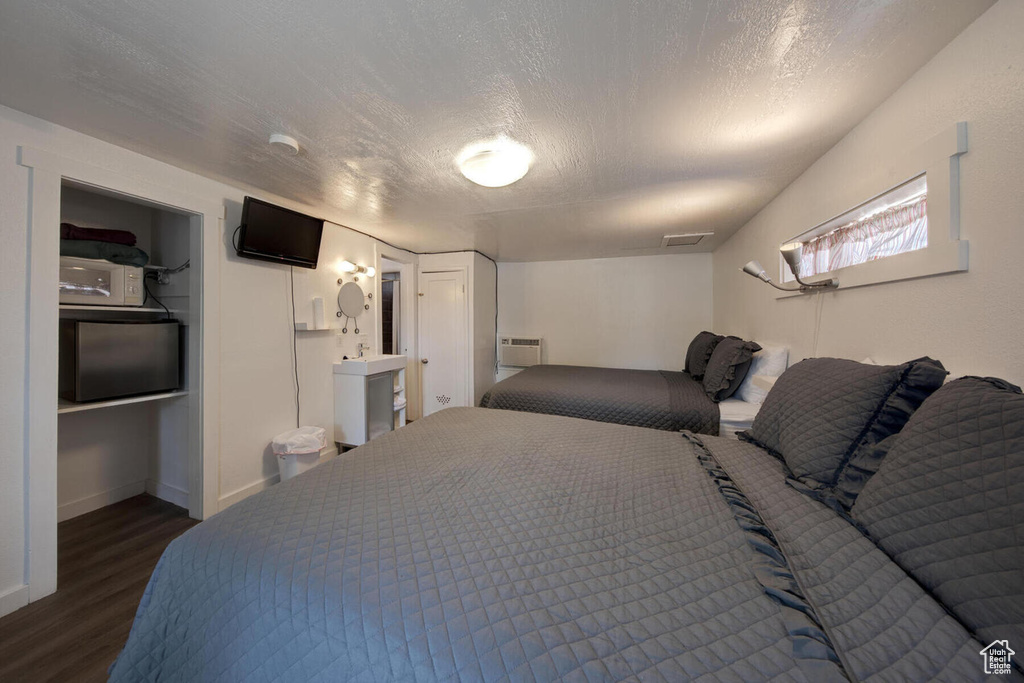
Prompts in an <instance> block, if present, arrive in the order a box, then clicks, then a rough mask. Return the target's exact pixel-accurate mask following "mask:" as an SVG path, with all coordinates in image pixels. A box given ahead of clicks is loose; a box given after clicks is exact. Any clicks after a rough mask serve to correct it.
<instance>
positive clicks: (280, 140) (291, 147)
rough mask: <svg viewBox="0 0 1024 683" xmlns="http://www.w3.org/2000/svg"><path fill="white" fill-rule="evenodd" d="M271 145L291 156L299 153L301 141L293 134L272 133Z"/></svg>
mask: <svg viewBox="0 0 1024 683" xmlns="http://www.w3.org/2000/svg"><path fill="white" fill-rule="evenodd" d="M270 146H271V147H273V148H274V149H275V150H276V151H278V152H281V153H282V154H285V155H287V156H290V157H293V156H295V155H296V154H298V153H299V141H298V140H296V139H295V138H293V137H292V136H291V135H285V134H284V133H274V134H272V135H271V136H270Z"/></svg>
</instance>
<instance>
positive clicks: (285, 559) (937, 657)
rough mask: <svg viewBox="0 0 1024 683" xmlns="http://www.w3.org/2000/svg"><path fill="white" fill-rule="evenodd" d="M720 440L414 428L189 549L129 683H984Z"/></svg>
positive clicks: (862, 544)
mask: <svg viewBox="0 0 1024 683" xmlns="http://www.w3.org/2000/svg"><path fill="white" fill-rule="evenodd" d="M703 439H704V442H703V444H701V443H700V442H699V441H691V440H690V439H689V438H688V437H686V436H685V435H680V434H674V433H671V432H663V431H655V430H651V429H639V428H634V427H625V426H619V425H607V424H600V423H595V422H587V421H583V420H576V419H570V418H564V417H555V416H548V415H534V414H528V413H520V412H511V411H501V410H481V409H478V408H452V409H448V410H444V411H442V412H440V413H437V414H435V415H432V416H430V417H428V418H425V419H423V420H420V421H417V422H416V423H413V424H412V425H410V426H408V427H405V428H402V429H400V430H398V431H396V432H393V433H391V434H388V435H385V436H383V437H381V438H379V439H376V440H374V441H372V442H370V443H369V444H367V445H365V446H363V447H360V448H358V449H356V450H354V451H351V452H349V453H347V454H345V455H343V456H339V457H338V458H336V459H334V460H333V461H331V462H329V463H327V464H325V465H322V466H320V467H318V468H316V469H314V470H312V471H310V472H307V473H305V474H303V475H300V476H298V477H296V478H294V479H291V480H289V481H287V482H284V483H282V484H280V485H277V486H274V487H272V488H271V489H269V490H267V491H265V492H263V493H260V494H258V495H255V496H252V497H250V498H248V499H246V500H244V501H242V502H240V503H238V504H236V505H234V506H232V507H231V508H229V509H228V510H226V511H224V512H222V513H220V514H218V515H216V516H214V517H213V518H211V519H209V520H207V521H206V522H203V523H202V524H200V525H198V526H196V527H194V528H193V529H191V530H189V531H188V532H186V533H185V534H184V535H183V536H181V537H180V538H178V539H177V540H175V541H174V542H173V543H171V545H170V546H169V547H168V548H167V550H166V552H165V553H164V555H163V557H162V558H161V560H160V563H159V564H158V566H157V568H156V570H155V571H154V572H153V576H152V579H151V581H150V584H149V586H148V587H147V589H146V593H145V595H144V597H143V599H142V602H141V604H140V605H139V610H138V614H137V616H136V619H135V623H134V625H133V627H132V632H131V636H130V638H129V640H128V642H127V644H126V646H125V648H124V650H123V652H122V653H121V655H120V657H119V659H118V660H117V662H116V663H115V665H114V666H113V668H112V680H115V681H143V680H145V681H157V680H159V681H347V680H358V681H385V680H388V681H391V680H395V681H406V680H408V681H434V680H466V681H477V680H488V681H491V680H516V681H529V680H541V681H548V680H556V679H562V680H578V681H599V680H601V681H603V680H645V681H658V680H662V681H678V680H692V679H699V680H706V681H720V680H724V681H754V680H767V679H775V680H792V681H803V680H813V681H827V680H843V679H844V678H851V679H864V680H868V679H877V680H934V679H939V680H942V679H945V680H977V679H981V678H982V673H981V672H982V668H981V658H980V657H979V656H978V655H977V654H976V652H977V651H978V650H980V648H981V645H980V644H979V643H977V642H976V641H973V640H972V639H971V638H970V636H969V635H968V634H967V633H966V632H965V631H964V629H963V628H962V627H961V626H960V625H959V624H958V623H957V622H956V621H954V620H953V619H952V618H951V617H950V616H948V615H947V614H946V613H945V612H944V611H943V610H942V609H941V608H940V607H939V606H938V605H937V604H936V603H935V602H934V601H933V600H932V599H931V598H930V597H929V596H928V595H926V594H925V593H924V592H923V591H922V590H921V589H920V588H919V587H918V586H917V584H915V583H914V582H913V581H911V580H909V579H908V578H907V577H906V575H905V574H904V573H903V572H902V571H901V570H900V569H899V568H898V567H897V566H896V565H894V564H893V563H892V562H891V561H889V560H888V558H887V557H886V556H885V555H884V554H883V553H881V551H879V550H878V549H877V548H876V547H875V546H874V545H873V544H872V543H871V542H870V541H868V540H867V539H866V538H864V537H863V536H861V535H860V533H859V532H857V531H856V529H855V528H854V527H852V526H850V525H849V524H848V523H847V522H845V521H844V520H843V519H842V518H840V517H839V516H838V515H837V513H835V512H833V511H832V510H831V509H829V508H827V507H826V506H824V505H822V504H820V503H818V502H816V501H813V500H811V499H810V498H806V497H804V496H802V495H801V494H800V493H798V492H797V491H795V490H794V489H792V488H790V487H787V486H786V485H785V484H784V483H783V477H782V470H781V464H780V463H778V462H777V461H776V460H774V459H773V458H771V457H770V456H768V455H767V454H766V453H765V452H763V451H761V450H760V449H758V448H757V447H756V446H753V445H750V444H744V443H739V442H734V441H727V440H724V439H718V438H713V437H703ZM715 463H717V466H720V468H721V470H724V471H726V472H728V477H731V478H732V479H731V482H733V483H732V484H730V480H729V479H728V477H726V476H725V475H723V474H722V473H721V471H719V472H718V474H717V475H716V477H713V476H711V472H712V469H713V468H714V467H716V464H715ZM737 491H739V492H741V493H737ZM726 493H727V494H729V496H728V497H729V498H731V499H732V501H733V502H732V504H730V503H729V502H728V500H727V496H726V495H724V494H726ZM743 495H746V498H744V499H743V500H742V501H740V502H739V503H737V496H740V497H742V496H743ZM744 501H745V502H744ZM737 506H738V507H737ZM737 510H739V511H740V512H737ZM758 524H764V525H767V526H766V527H765V528H764V529H762V530H760V531H758ZM752 529H753V531H751V530H752ZM773 532H774V535H775V537H776V539H777V541H773V543H776V545H771V544H768V543H767V542H766V541H765V540H764V539H766V538H771V537H772V533H773ZM766 546H767V547H766ZM766 558H768V559H769V560H771V563H774V564H773V565H772V566H773V567H774V568H773V569H767V568H766V562H765V559H766ZM790 571H791V572H792V573H793V575H788V574H787V572H790ZM787 576H788V578H787ZM797 584H799V586H801V587H802V588H803V591H804V592H805V596H804V597H805V598H806V603H805V604H803V605H802V606H801V604H800V592H801V589H800V588H799V587H797ZM780 596H781V597H780ZM794 615H795V617H794ZM794 624H796V629H794ZM820 631H823V632H824V633H825V634H827V636H823V637H821V638H819V641H820V642H819V641H813V642H812V641H811V640H809V639H808V638H807V634H808V633H810V634H812V635H813V634H814V633H816V632H820ZM828 641H831V645H829V644H828ZM1008 678H1011V677H1003V680H1006V679H1008Z"/></svg>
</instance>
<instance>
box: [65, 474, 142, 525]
mask: <svg viewBox="0 0 1024 683" xmlns="http://www.w3.org/2000/svg"><path fill="white" fill-rule="evenodd" d="M145 492H146V481H145V480H140V481H133V482H132V483H130V484H125V485H124V486H118V487H117V488H114V489H110V490H109V491H103V492H101V493H97V494H95V495H92V496H86V497H85V498H79V499H78V500H74V501H71V502H70V503H64V504H63V505H58V506H57V522H58V523H60V522H64V521H67V520H69V519H73V518H75V517H78V516H79V515H84V514H85V513H87V512H92V511H93V510H99V509H100V508H103V507H106V506H108V505H113V504H114V503H120V502H121V501H122V500H126V499H128V498H131V497H132V496H138V495H140V494H142V493H145Z"/></svg>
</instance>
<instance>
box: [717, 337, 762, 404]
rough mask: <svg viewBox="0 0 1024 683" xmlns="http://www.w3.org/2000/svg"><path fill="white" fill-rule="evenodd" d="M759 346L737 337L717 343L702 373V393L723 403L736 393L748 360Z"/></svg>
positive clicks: (747, 365) (747, 366)
mask: <svg viewBox="0 0 1024 683" xmlns="http://www.w3.org/2000/svg"><path fill="white" fill-rule="evenodd" d="M760 350H761V347H760V345H758V344H756V343H755V342H750V341H743V340H742V339H739V338H737V337H726V338H725V339H723V340H721V341H720V342H718V345H717V346H715V350H714V352H713V353H712V354H711V360H709V361H708V367H707V369H705V371H704V393H706V394H707V395H708V396H710V397H711V400H712V401H724V400H725V399H727V398H729V397H730V396H732V395H733V394H734V393H736V390H737V389H739V387H740V384H742V383H743V378H744V377H746V376H747V370H749V369H750V359H751V358H753V356H754V353H755V352H756V351H760Z"/></svg>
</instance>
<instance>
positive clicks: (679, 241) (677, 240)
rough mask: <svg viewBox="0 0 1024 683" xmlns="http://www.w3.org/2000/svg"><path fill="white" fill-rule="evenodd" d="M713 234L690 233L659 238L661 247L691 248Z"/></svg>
mask: <svg viewBox="0 0 1024 683" xmlns="http://www.w3.org/2000/svg"><path fill="white" fill-rule="evenodd" d="M714 234H715V233H713V232H690V233H687V234H685V235H665V236H664V237H662V238H661V246H663V247H692V246H693V245H695V244H697V242H700V241H701V240H702V239H704V238H705V237H708V236H710V235H714Z"/></svg>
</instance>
